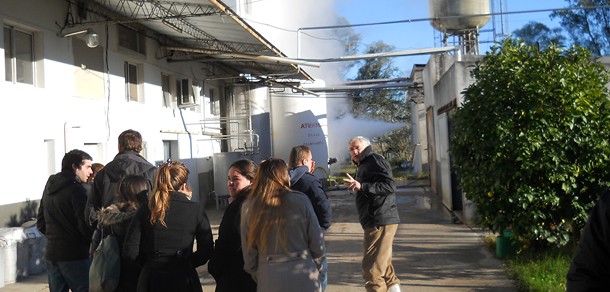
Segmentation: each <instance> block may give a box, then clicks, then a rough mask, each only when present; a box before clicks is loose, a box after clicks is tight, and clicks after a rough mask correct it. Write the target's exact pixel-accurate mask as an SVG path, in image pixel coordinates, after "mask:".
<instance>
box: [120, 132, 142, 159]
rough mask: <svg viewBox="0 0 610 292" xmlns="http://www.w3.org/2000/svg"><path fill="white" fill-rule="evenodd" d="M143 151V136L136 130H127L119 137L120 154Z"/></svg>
mask: <svg viewBox="0 0 610 292" xmlns="http://www.w3.org/2000/svg"><path fill="white" fill-rule="evenodd" d="M123 151H135V152H138V153H140V151H142V135H140V132H138V131H136V130H131V129H129V130H125V131H123V133H121V134H120V135H119V152H123Z"/></svg>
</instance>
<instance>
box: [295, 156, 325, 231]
mask: <svg viewBox="0 0 610 292" xmlns="http://www.w3.org/2000/svg"><path fill="white" fill-rule="evenodd" d="M290 188H291V189H293V190H295V191H299V192H302V193H304V194H305V195H307V197H308V198H309V200H310V201H311V204H312V205H313V210H314V211H315V212H316V216H317V217H318V223H320V227H322V228H324V229H325V230H326V229H328V228H329V227H330V224H331V222H332V217H333V215H332V209H331V207H330V201H329V200H328V196H327V195H326V192H325V191H324V188H322V183H320V180H319V179H318V178H317V177H316V176H315V175H313V174H311V173H309V168H308V167H307V166H305V165H302V166H299V167H296V168H293V169H291V170H290Z"/></svg>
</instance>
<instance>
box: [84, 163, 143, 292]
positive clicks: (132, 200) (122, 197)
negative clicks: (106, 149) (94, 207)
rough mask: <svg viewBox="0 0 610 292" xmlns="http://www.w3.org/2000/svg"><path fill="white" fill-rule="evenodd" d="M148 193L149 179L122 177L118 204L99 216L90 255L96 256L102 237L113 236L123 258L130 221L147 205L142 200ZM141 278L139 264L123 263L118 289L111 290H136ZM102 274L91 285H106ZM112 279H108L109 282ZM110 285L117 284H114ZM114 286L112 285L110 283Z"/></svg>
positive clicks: (116, 200)
mask: <svg viewBox="0 0 610 292" xmlns="http://www.w3.org/2000/svg"><path fill="white" fill-rule="evenodd" d="M147 193H148V180H147V179H146V178H145V177H143V176H141V175H134V174H130V175H127V176H125V177H123V178H122V179H121V180H120V181H119V183H118V185H117V189H116V198H115V200H114V201H115V203H113V204H111V205H110V206H108V207H105V208H102V209H101V210H100V212H99V213H98V222H99V223H98V224H99V225H98V226H99V227H98V230H96V232H95V234H94V236H93V239H92V241H91V249H90V253H91V255H92V257H93V254H94V253H95V251H96V249H97V248H98V245H99V244H100V242H101V241H102V240H103V238H102V236H100V235H101V234H103V235H104V237H106V236H114V237H115V238H116V240H117V243H118V247H117V248H118V251H117V253H118V254H119V255H120V252H121V248H122V247H123V241H124V239H125V235H126V234H127V229H128V227H129V224H130V223H131V220H132V219H133V218H134V216H135V214H136V211H137V210H138V208H139V207H140V205H145V202H143V201H141V200H142V198H146V197H147ZM95 260H96V259H95V258H94V257H93V261H94V262H93V265H92V266H95ZM139 275H140V267H139V266H138V265H137V264H134V263H132V262H131V261H127V260H120V277H119V281H118V283H117V286H116V288H115V289H111V290H112V291H135V290H136V287H137V284H138V277H139ZM101 276H102V275H95V274H91V275H90V278H91V277H97V278H98V279H90V280H89V282H90V284H91V285H94V284H96V285H99V284H98V283H100V284H101V283H104V281H103V280H104V279H99V278H100V277H101ZM110 281H112V280H109V282H110ZM111 283H116V282H114V281H112V282H111ZM111 285H112V284H111ZM101 288H105V287H91V286H90V290H91V291H103V290H106V289H101Z"/></svg>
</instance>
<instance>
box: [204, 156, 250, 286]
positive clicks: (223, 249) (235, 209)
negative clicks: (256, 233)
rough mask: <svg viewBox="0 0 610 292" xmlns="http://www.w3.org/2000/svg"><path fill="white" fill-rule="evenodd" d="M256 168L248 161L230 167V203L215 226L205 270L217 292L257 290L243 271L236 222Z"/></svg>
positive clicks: (238, 222)
mask: <svg viewBox="0 0 610 292" xmlns="http://www.w3.org/2000/svg"><path fill="white" fill-rule="evenodd" d="M257 170H258V167H257V166H256V164H255V163H254V162H252V161H250V160H247V159H242V160H238V161H235V162H234V163H233V164H231V166H230V167H229V174H228V186H229V201H230V203H229V205H228V206H227V208H226V209H225V212H224V215H223V217H222V220H221V222H220V226H219V227H218V239H217V240H216V244H215V250H214V255H213V256H212V258H211V259H210V262H209V263H208V271H209V272H210V274H211V275H212V276H213V277H214V279H215V280H216V292H224V291H227V292H230V291H240V292H242V291H245V292H248V291H252V292H255V291H256V282H254V280H253V279H252V276H250V274H248V273H246V271H244V258H243V255H242V250H241V238H240V229H239V224H240V221H241V206H242V204H243V203H244V201H245V200H246V197H247V196H248V192H249V191H250V185H251V184H252V181H253V180H254V175H255V174H256V171H257Z"/></svg>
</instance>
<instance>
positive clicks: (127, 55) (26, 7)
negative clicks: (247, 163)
mask: <svg viewBox="0 0 610 292" xmlns="http://www.w3.org/2000/svg"><path fill="white" fill-rule="evenodd" d="M67 5H68V4H67V2H66V1H63V0H49V1H34V0H24V1H16V0H7V1H1V2H0V22H2V23H3V24H4V25H7V26H11V27H15V28H18V29H23V30H25V31H27V32H31V33H32V34H33V39H34V47H35V49H34V58H35V64H36V65H35V76H36V77H35V80H36V82H35V84H34V85H29V84H23V83H19V82H16V83H13V82H9V81H5V80H6V75H5V70H0V93H1V94H0V103H1V104H2V105H1V106H0V125H1V131H0V135H2V142H1V143H0V145H1V146H0V149H1V150H2V152H3V153H4V154H5V160H4V163H5V165H6V166H7V167H3V168H0V177H1V178H2V179H1V180H2V182H5V183H8V182H15V186H17V185H23V186H24V187H13V188H5V190H4V191H0V214H1V215H0V226H6V225H7V224H9V222H10V221H11V218H12V217H15V216H16V218H17V220H16V221H20V220H21V219H23V220H27V219H29V218H19V216H20V215H19V214H20V212H19V210H26V208H25V207H23V208H22V207H20V206H22V205H23V206H29V207H28V208H32V204H37V202H38V200H39V199H40V198H41V196H42V190H43V188H44V185H45V183H46V180H47V178H48V176H49V175H50V174H53V173H56V172H58V171H59V170H60V168H61V159H62V157H63V155H64V153H65V152H66V151H69V150H71V149H74V148H78V149H83V150H85V151H87V152H88V153H89V154H91V155H92V156H93V160H94V162H101V163H104V164H106V163H108V162H109V161H111V160H112V159H113V157H114V156H115V155H116V153H117V150H118V149H117V137H118V135H119V134H120V133H121V132H122V131H124V130H126V129H130V128H131V129H135V130H138V131H139V132H140V133H141V134H142V136H143V138H144V143H145V149H144V151H143V152H142V153H141V154H142V155H143V156H144V157H145V158H146V159H147V160H149V161H150V162H151V163H155V162H158V161H163V160H164V159H165V158H166V157H165V154H164V153H165V151H164V141H174V145H175V146H176V147H177V149H175V150H174V151H173V153H174V157H172V158H173V159H178V160H179V159H190V158H193V159H196V158H204V157H211V156H212V154H213V153H214V152H215V151H218V149H219V141H218V140H212V139H210V137H211V136H210V135H212V134H215V133H219V132H220V131H219V130H218V129H211V128H208V129H205V133H204V131H203V128H202V127H201V126H200V125H199V124H194V123H196V122H199V121H200V120H202V119H204V118H207V117H212V116H214V115H212V114H211V109H210V100H209V98H208V96H207V93H208V91H207V90H208V88H212V87H215V88H217V89H222V88H224V85H223V83H221V82H220V81H213V80H211V81H206V83H205V84H206V87H205V88H203V90H202V87H203V84H204V82H203V80H204V79H205V77H206V74H205V71H204V70H203V68H202V67H203V66H202V65H201V64H199V63H195V62H181V63H167V62H166V61H165V60H158V59H157V58H156V57H155V52H156V50H157V46H156V42H155V41H152V40H150V39H148V40H147V42H146V47H147V52H146V54H145V55H144V54H140V53H136V52H133V51H130V50H128V49H125V48H122V47H120V46H118V41H117V39H118V38H117V27H116V25H114V24H109V25H108V39H109V41H108V43H106V41H105V40H106V27H105V26H104V25H98V26H94V27H92V28H93V29H94V30H95V31H96V32H97V33H98V34H99V35H100V46H99V47H97V48H95V49H89V48H88V47H86V46H85V45H84V35H77V36H73V37H67V38H62V37H59V36H58V32H59V30H60V29H59V27H58V25H57V24H56V23H59V24H63V23H64V21H65V18H66V12H67V7H68V6H67ZM74 30H76V29H74ZM66 31H69V29H66ZM0 34H2V35H3V36H4V33H3V32H0ZM7 49H8V48H7V44H5V43H4V37H0V50H1V51H2V53H4V51H5V50H7ZM126 61H128V62H133V63H135V64H137V67H138V75H139V85H138V90H139V91H140V92H141V99H140V100H139V101H138V102H133V101H131V102H128V101H127V100H126V95H125V77H124V62H126ZM106 63H107V64H108V68H107V70H108V73H106V68H104V67H105V64H106ZM0 64H2V67H5V65H6V63H5V59H4V58H3V59H2V60H0ZM100 64H101V66H102V67H101V68H100ZM161 73H165V74H169V75H170V76H171V82H170V87H172V91H174V92H175V84H174V83H175V81H176V79H183V78H189V79H191V80H193V85H194V86H193V87H192V88H193V92H194V95H195V98H196V100H197V102H198V104H199V105H198V106H196V107H193V108H185V109H179V108H178V107H177V106H176V104H174V105H173V106H171V107H164V106H163V92H162V89H161ZM216 94H217V95H219V94H222V90H218V92H216ZM174 102H175V97H174ZM195 177H196V176H195ZM202 189H203V188H202ZM15 206H17V207H15ZM26 213H27V212H26ZM24 216H26V217H27V216H30V215H24Z"/></svg>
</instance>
